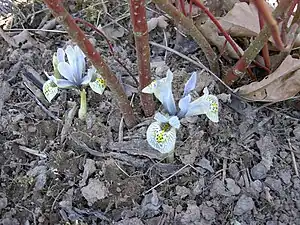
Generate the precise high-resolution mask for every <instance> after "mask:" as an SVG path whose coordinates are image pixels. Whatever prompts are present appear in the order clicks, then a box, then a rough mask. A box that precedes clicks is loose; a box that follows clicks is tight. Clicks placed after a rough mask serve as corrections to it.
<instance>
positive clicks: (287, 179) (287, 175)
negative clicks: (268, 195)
mask: <svg viewBox="0 0 300 225" xmlns="http://www.w3.org/2000/svg"><path fill="white" fill-rule="evenodd" d="M279 177H280V178H281V180H282V181H283V183H285V184H289V183H291V178H292V175H291V171H290V170H286V171H283V170H282V171H280V172H279Z"/></svg>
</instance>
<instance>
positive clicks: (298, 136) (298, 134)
mask: <svg viewBox="0 0 300 225" xmlns="http://www.w3.org/2000/svg"><path fill="white" fill-rule="evenodd" d="M293 134H294V135H295V138H296V139H297V140H298V141H299V140H300V126H296V127H295V129H294V130H293Z"/></svg>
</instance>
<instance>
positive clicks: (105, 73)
mask: <svg viewBox="0 0 300 225" xmlns="http://www.w3.org/2000/svg"><path fill="white" fill-rule="evenodd" d="M43 1H44V2H45V3H46V4H47V6H48V7H49V8H50V9H51V11H52V14H53V15H54V16H55V17H56V18H57V20H58V21H59V22H60V23H62V24H64V26H65V28H66V30H67V31H68V34H69V35H70V36H71V38H72V39H73V41H75V42H76V43H77V45H78V46H79V47H80V48H81V50H82V51H83V52H84V53H85V54H86V56H87V57H88V58H89V59H90V61H91V62H92V64H93V65H94V66H95V68H96V69H97V70H99V71H101V72H102V74H101V75H102V77H103V78H104V80H105V81H106V83H107V86H108V87H109V88H110V90H111V92H112V94H113V96H114V97H115V98H116V100H117V102H118V104H119V107H120V110H121V112H122V114H123V116H124V120H125V123H126V125H127V126H128V127H129V128H130V127H133V126H134V125H136V124H137V118H136V117H135V115H134V112H133V109H132V108H131V106H130V102H129V100H128V99H127V95H126V93H125V91H124V89H123V87H122V85H121V83H120V81H119V80H118V78H117V77H116V76H115V74H114V73H113V72H112V71H111V70H110V68H109V67H108V65H107V64H106V62H105V61H104V59H103V58H102V57H101V55H100V54H99V52H97V50H96V49H95V47H94V46H93V44H92V43H91V42H90V41H89V39H88V38H87V37H86V36H85V34H84V32H83V31H82V30H81V29H80V28H79V27H78V26H77V24H76V22H75V21H74V19H73V17H72V16H71V15H70V14H69V13H68V12H67V10H66V9H65V8H64V6H63V4H62V2H61V1H60V0H43Z"/></svg>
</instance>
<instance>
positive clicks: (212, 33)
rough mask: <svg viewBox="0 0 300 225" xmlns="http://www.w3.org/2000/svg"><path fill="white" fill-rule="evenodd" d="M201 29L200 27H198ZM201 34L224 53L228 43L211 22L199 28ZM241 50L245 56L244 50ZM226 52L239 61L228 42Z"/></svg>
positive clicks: (208, 21)
mask: <svg viewBox="0 0 300 225" xmlns="http://www.w3.org/2000/svg"><path fill="white" fill-rule="evenodd" d="M198 27H199V26H198ZM199 29H200V31H201V33H202V34H203V35H204V36H205V38H206V39H207V40H208V41H209V42H210V43H211V44H212V45H215V46H217V48H218V49H219V51H220V52H222V51H224V50H223V49H224V43H225V42H226V38H225V37H224V36H221V35H219V34H218V28H217V27H216V26H215V24H214V23H213V22H212V21H211V20H207V21H206V22H205V24H203V25H201V26H200V27H199ZM237 46H238V45H237ZM238 48H239V51H240V53H241V54H242V55H243V54H244V51H243V49H242V48H240V47H239V46H238ZM225 52H226V53H227V54H228V55H229V56H230V57H231V58H233V59H239V56H238V55H237V53H236V52H235V51H234V49H233V48H232V46H231V45H230V44H229V43H228V42H227V43H226V46H225Z"/></svg>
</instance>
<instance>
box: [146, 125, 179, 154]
mask: <svg viewBox="0 0 300 225" xmlns="http://www.w3.org/2000/svg"><path fill="white" fill-rule="evenodd" d="M147 141H148V143H149V145H150V146H151V147H152V148H154V149H156V150H157V151H159V152H161V153H169V152H171V151H173V150H174V148H175V142H176V129H175V128H174V127H170V125H168V124H162V123H160V122H157V121H156V122H153V123H151V124H150V126H149V127H148V129H147Z"/></svg>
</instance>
